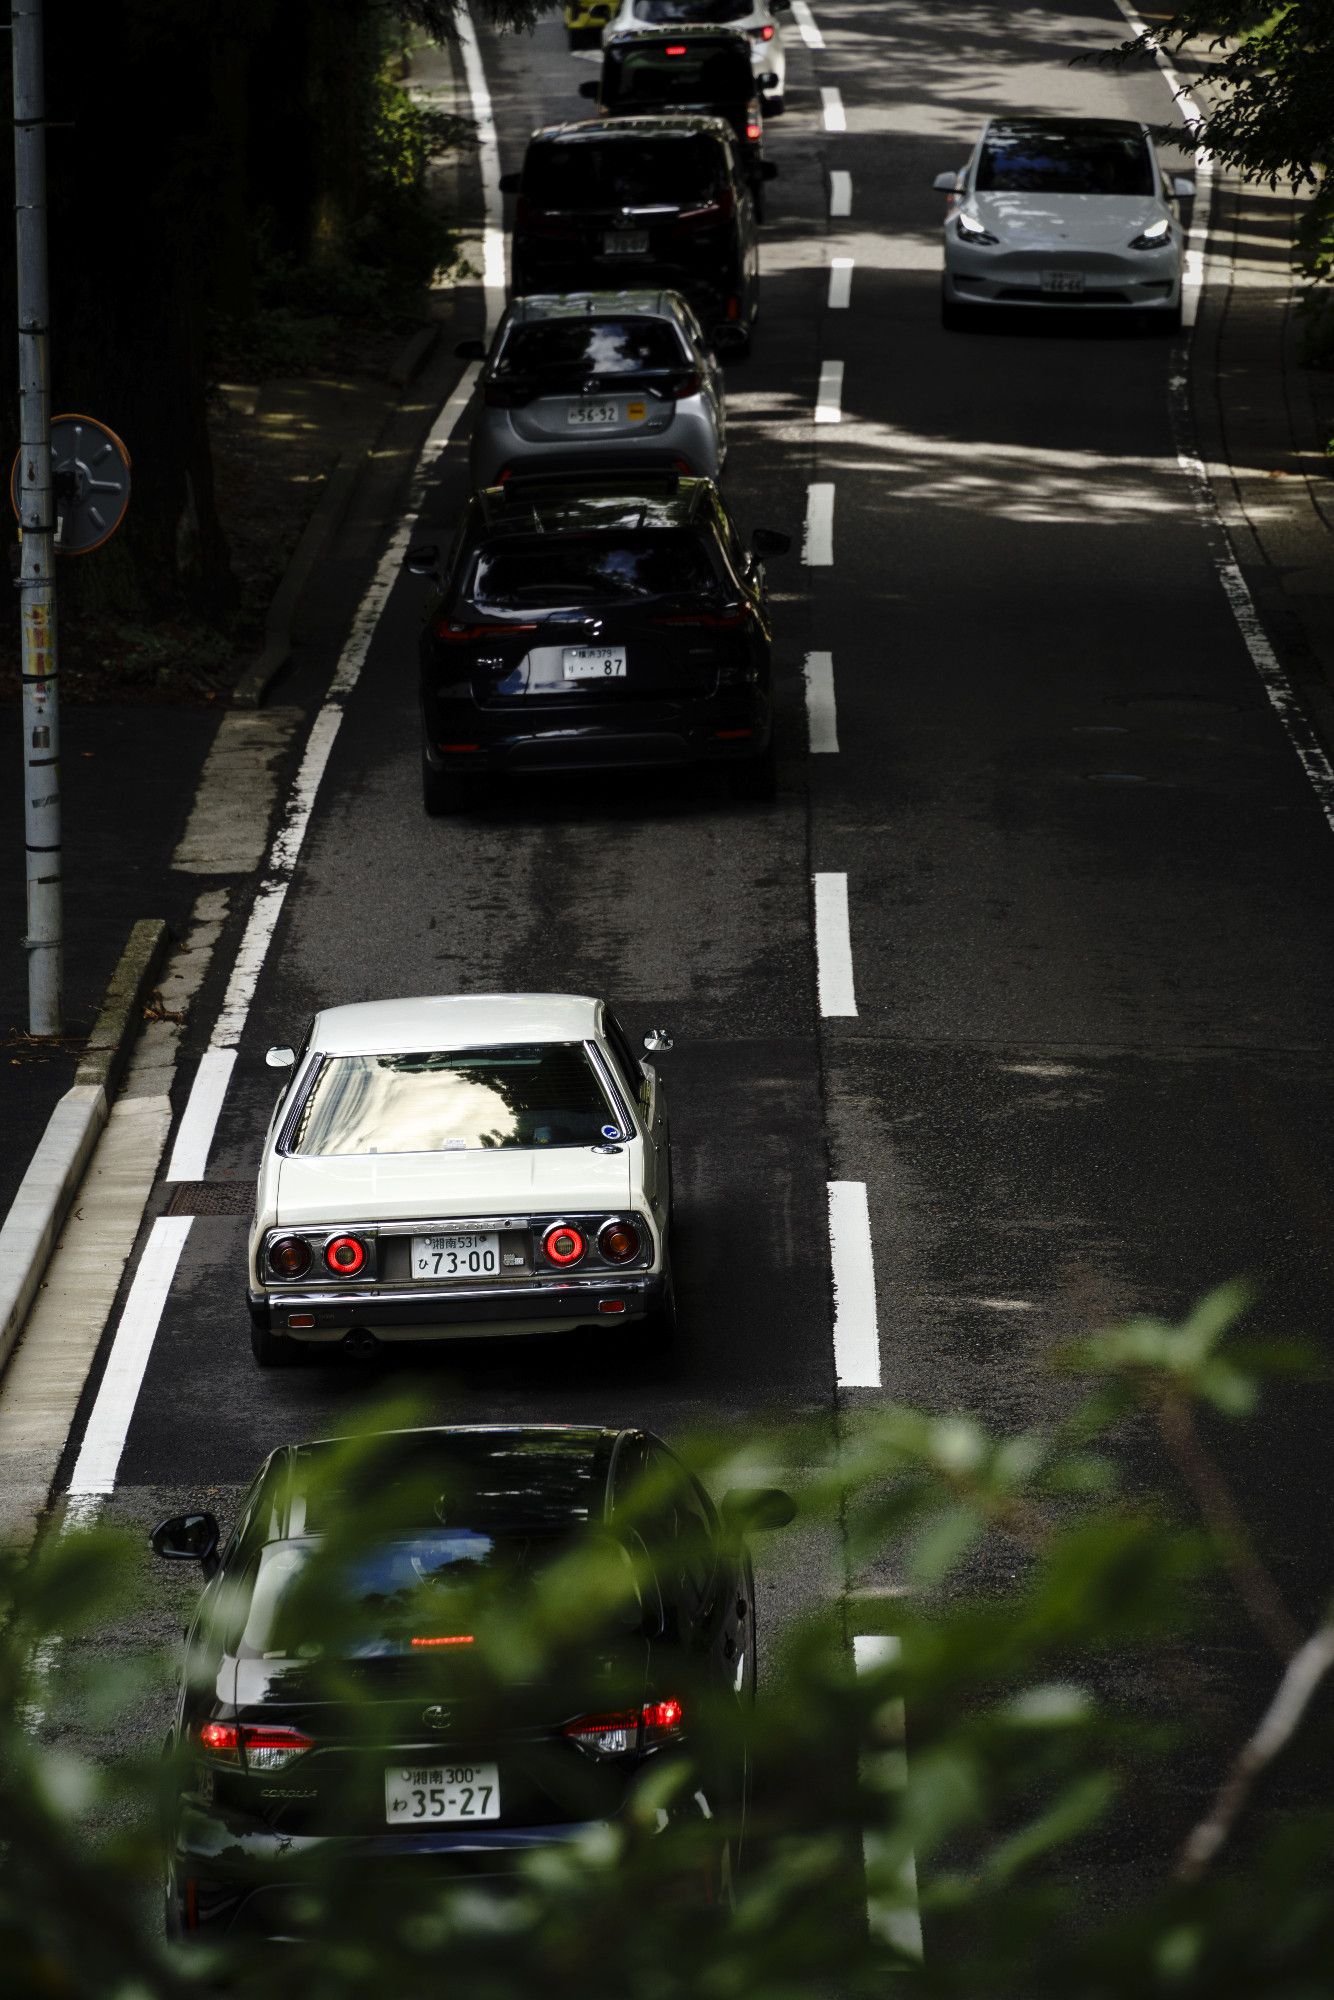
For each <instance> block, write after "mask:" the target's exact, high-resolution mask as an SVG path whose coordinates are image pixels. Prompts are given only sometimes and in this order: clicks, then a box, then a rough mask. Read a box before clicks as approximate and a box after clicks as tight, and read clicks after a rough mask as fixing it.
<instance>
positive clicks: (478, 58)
mask: <svg viewBox="0 0 1334 2000" xmlns="http://www.w3.org/2000/svg"><path fill="white" fill-rule="evenodd" d="M454 21H455V25H456V27H457V29H458V37H459V48H460V50H461V51H462V55H463V73H464V75H465V76H466V78H467V80H468V96H469V98H470V99H471V100H472V117H473V123H474V125H475V126H476V127H477V156H478V160H479V162H480V165H481V170H482V201H483V214H484V216H485V218H486V219H485V225H484V227H483V230H482V286H483V289H484V292H485V295H486V335H487V339H488V340H489V339H490V337H491V335H492V334H493V333H494V332H495V330H496V328H497V327H498V326H499V324H500V316H501V314H502V313H503V312H504V310H505V203H504V197H503V196H502V194H501V192H500V147H499V144H498V143H497V140H496V120H495V113H494V112H493V110H492V107H491V91H490V89H489V87H488V85H487V81H486V70H485V69H484V68H483V66H482V52H481V50H480V48H479V47H478V46H477V30H476V28H475V27H474V26H473V20H472V15H471V13H470V12H469V10H468V6H467V0H463V4H462V5H461V6H460V7H459V8H458V9H457V11H456V13H455V16H454Z"/></svg>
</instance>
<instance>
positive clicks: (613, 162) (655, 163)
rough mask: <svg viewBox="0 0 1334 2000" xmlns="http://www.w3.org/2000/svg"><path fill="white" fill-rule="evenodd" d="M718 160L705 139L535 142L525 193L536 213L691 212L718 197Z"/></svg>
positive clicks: (527, 167)
mask: <svg viewBox="0 0 1334 2000" xmlns="http://www.w3.org/2000/svg"><path fill="white" fill-rule="evenodd" d="M720 174H721V154H720V151H719V148H718V146H717V145H716V144H715V142H714V141H713V140H712V139H708V138H706V137H705V136H704V134H703V133H698V134H695V135H687V136H684V137H682V138H680V139H645V138H643V137H641V135H640V134H639V133H638V132H636V133H633V134H630V133H627V134H626V136H625V137H624V138H608V139H578V140H573V141H570V142H568V143H567V144H564V145H558V144H556V143H554V142H549V141H545V140H540V139H538V140H534V142H533V144H532V145H531V146H529V148H528V157H527V159H526V160H525V161H524V169H523V191H524V194H525V195H526V196H527V198H528V199H529V200H530V201H532V202H535V203H536V205H537V206H538V207H539V208H555V209H584V208H594V209H607V208H692V207H694V206H696V205H697V204H698V203H700V202H703V201H708V200H709V199H710V198H711V197H712V195H713V194H714V193H715V192H716V190H717V188H718V185H719V180H720Z"/></svg>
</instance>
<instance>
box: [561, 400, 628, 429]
mask: <svg viewBox="0 0 1334 2000" xmlns="http://www.w3.org/2000/svg"><path fill="white" fill-rule="evenodd" d="M565 414H566V417H567V419H568V421H569V422H570V423H572V424H615V423H619V422H620V419H621V406H620V404H619V403H571V405H570V407H569V409H568V410H567V411H566V413H565Z"/></svg>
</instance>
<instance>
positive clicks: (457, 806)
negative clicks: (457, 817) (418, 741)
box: [422, 746, 475, 819]
mask: <svg viewBox="0 0 1334 2000" xmlns="http://www.w3.org/2000/svg"><path fill="white" fill-rule="evenodd" d="M474 790H475V787H474V784H473V781H472V780H471V779H469V778H463V777H457V776H455V774H454V773H453V772H452V771H437V770H436V768H435V766H434V765H433V764H432V762H431V760H430V758H429V757H428V756H427V754H426V750H425V747H424V746H423V749H422V806H423V808H424V809H425V811H426V814H427V816H428V818H430V819H443V818H445V817H446V815H448V814H450V813H461V812H466V811H467V809H468V806H469V805H470V804H471V802H472V799H473V796H474Z"/></svg>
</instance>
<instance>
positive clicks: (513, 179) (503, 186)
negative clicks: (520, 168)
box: [500, 173, 523, 194]
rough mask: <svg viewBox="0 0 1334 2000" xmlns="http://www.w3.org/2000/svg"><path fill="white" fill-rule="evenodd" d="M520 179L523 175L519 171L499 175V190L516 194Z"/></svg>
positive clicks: (521, 179) (503, 192)
mask: <svg viewBox="0 0 1334 2000" xmlns="http://www.w3.org/2000/svg"><path fill="white" fill-rule="evenodd" d="M522 181H523V175H522V174H521V173H518V174H502V175H501V176H500V192H501V193H502V194H517V193H518V192H519V187H520V184H521V183H522Z"/></svg>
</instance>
